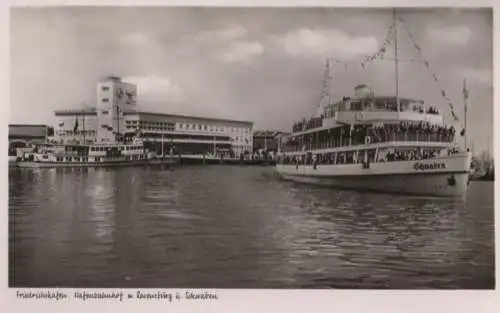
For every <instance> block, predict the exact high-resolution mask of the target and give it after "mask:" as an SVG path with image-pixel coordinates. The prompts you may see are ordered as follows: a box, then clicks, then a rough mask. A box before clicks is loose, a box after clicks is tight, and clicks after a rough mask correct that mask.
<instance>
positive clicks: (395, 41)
mask: <svg viewBox="0 0 500 313" xmlns="http://www.w3.org/2000/svg"><path fill="white" fill-rule="evenodd" d="M392 19H393V22H394V63H395V64H394V65H395V80H396V106H397V111H398V115H399V67H398V24H397V21H396V8H394V9H392Z"/></svg>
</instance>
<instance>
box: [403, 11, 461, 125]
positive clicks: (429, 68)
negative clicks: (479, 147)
mask: <svg viewBox="0 0 500 313" xmlns="http://www.w3.org/2000/svg"><path fill="white" fill-rule="evenodd" d="M398 19H399V21H400V22H401V24H403V27H404V29H405V31H406V33H407V34H408V37H409V38H410V40H411V42H412V43H413V45H414V46H415V48H416V49H417V50H418V52H419V55H420V58H421V59H423V61H424V64H425V66H426V67H427V69H428V70H429V71H431V73H432V78H433V79H434V81H435V82H436V83H437V84H440V82H439V79H438V77H437V75H436V74H435V73H433V71H432V69H431V67H430V64H429V62H428V61H427V60H424V57H423V53H422V48H421V47H420V46H419V45H417V43H416V41H415V38H414V37H413V34H412V33H411V31H410V29H409V28H408V27H407V26H406V23H405V21H404V20H403V18H402V17H399V18H398ZM441 95H442V96H443V98H444V99H445V100H446V102H448V106H449V107H450V113H451V116H452V117H453V119H454V120H455V121H459V118H458V116H457V115H456V114H455V107H454V105H453V103H452V101H451V99H450V98H449V97H448V96H447V95H446V91H445V90H444V89H443V88H441Z"/></svg>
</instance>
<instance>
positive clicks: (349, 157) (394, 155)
mask: <svg viewBox="0 0 500 313" xmlns="http://www.w3.org/2000/svg"><path fill="white" fill-rule="evenodd" d="M458 152H459V150H458V149H456V148H451V149H447V150H446V153H447V155H448V156H449V155H452V154H456V153H458ZM439 155H440V151H439V150H436V149H434V150H427V151H425V150H424V151H422V150H421V149H418V148H416V149H414V150H410V151H389V152H387V153H386V155H385V156H383V155H380V156H379V157H378V161H377V162H395V161H420V160H428V159H433V158H436V157H438V156H439ZM354 156H355V155H354V153H353V152H350V153H346V152H342V153H339V154H338V156H337V163H335V156H334V154H333V153H327V154H316V155H315V156H313V154H312V153H308V154H307V155H301V156H290V155H286V154H285V155H283V156H280V157H279V158H278V163H280V164H293V165H321V164H354V163H363V162H364V154H363V153H359V155H358V162H354V161H355V158H354ZM373 157H374V156H373V154H372V156H371V157H370V158H368V160H370V159H372V158H373ZM370 161H372V160H370Z"/></svg>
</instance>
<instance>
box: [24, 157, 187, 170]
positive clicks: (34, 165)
mask: <svg viewBox="0 0 500 313" xmlns="http://www.w3.org/2000/svg"><path fill="white" fill-rule="evenodd" d="M177 163H178V160H176V159H174V158H169V159H163V160H162V159H157V160H137V161H104V162H30V161H21V162H18V163H17V167H20V168H75V167H132V166H150V165H173V164H177Z"/></svg>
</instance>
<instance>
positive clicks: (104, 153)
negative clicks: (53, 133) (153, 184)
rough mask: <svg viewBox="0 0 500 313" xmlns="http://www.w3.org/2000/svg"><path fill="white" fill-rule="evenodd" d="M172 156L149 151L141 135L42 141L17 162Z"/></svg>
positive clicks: (68, 163)
mask: <svg viewBox="0 0 500 313" xmlns="http://www.w3.org/2000/svg"><path fill="white" fill-rule="evenodd" d="M177 162H178V160H177V158H175V157H174V156H171V155H168V156H165V155H162V156H158V155H156V153H153V152H149V151H148V150H147V149H145V148H144V145H143V142H142V140H141V139H140V138H135V139H134V140H133V141H131V142H129V143H120V142H115V143H93V144H75V145H68V144H66V145H55V144H41V145H37V146H35V147H34V148H33V149H32V151H29V152H24V153H23V154H22V156H21V157H20V160H19V161H18V162H17V166H18V167H21V168H54V167H112V166H145V165H160V164H165V165H172V164H175V163H177Z"/></svg>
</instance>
